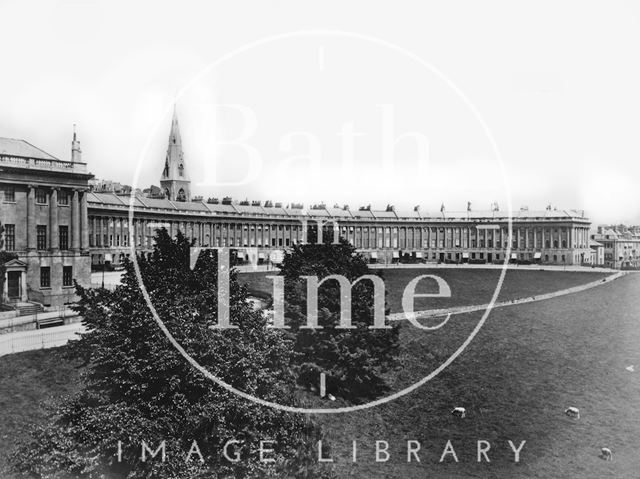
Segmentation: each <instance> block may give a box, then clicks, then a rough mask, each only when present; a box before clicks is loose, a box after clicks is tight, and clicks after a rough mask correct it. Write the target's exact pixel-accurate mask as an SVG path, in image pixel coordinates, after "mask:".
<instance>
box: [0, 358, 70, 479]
mask: <svg viewBox="0 0 640 479" xmlns="http://www.w3.org/2000/svg"><path fill="white" fill-rule="evenodd" d="M63 351H64V348H55V349H45V350H39V351H29V352H26V353H19V354H11V355H8V356H2V357H0V477H3V478H5V477H9V476H8V475H7V474H6V473H5V472H4V471H3V466H4V462H5V461H4V457H3V456H4V455H5V454H6V453H8V452H9V451H10V450H11V448H12V446H13V444H14V443H15V442H16V440H18V439H21V438H24V437H26V435H27V433H28V428H27V425H28V424H30V423H44V422H45V420H46V417H47V415H48V409H47V405H48V404H50V403H51V402H52V400H54V399H55V398H57V397H59V396H63V395H66V394H72V393H73V392H74V391H76V389H77V388H78V379H79V374H80V370H79V367H78V364H76V363H74V362H73V361H69V360H68V359H66V358H65V357H64V355H63Z"/></svg>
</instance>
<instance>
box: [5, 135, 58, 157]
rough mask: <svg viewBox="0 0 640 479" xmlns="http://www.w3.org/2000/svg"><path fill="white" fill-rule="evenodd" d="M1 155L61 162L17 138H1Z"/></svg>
mask: <svg viewBox="0 0 640 479" xmlns="http://www.w3.org/2000/svg"><path fill="white" fill-rule="evenodd" d="M0 155H5V156H18V157H20V158H36V159H39V160H57V161H61V160H59V159H58V158H56V157H55V156H53V155H50V154H49V153H47V152H46V151H43V150H41V149H40V148H37V147H35V146H33V145H32V144H31V143H29V142H27V141H24V140H18V139H16V138H2V137H0Z"/></svg>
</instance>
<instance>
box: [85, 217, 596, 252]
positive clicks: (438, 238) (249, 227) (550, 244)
mask: <svg viewBox="0 0 640 479" xmlns="http://www.w3.org/2000/svg"><path fill="white" fill-rule="evenodd" d="M83 217H84V215H83ZM118 221H119V223H120V224H119V226H118V225H117V223H118ZM127 223H128V218H126V217H117V216H109V217H103V216H96V217H92V218H91V225H90V230H91V234H92V235H93V237H94V238H96V241H92V243H93V244H94V245H95V246H110V244H109V243H112V244H111V245H112V246H128V241H127V240H128V236H129V227H128V224H127ZM160 225H164V226H166V227H167V230H168V231H169V233H170V234H171V236H175V234H176V233H177V232H178V230H180V231H181V232H182V233H183V234H184V235H185V236H187V237H188V238H190V239H192V238H193V239H195V240H196V242H197V244H199V245H208V246H260V247H286V246H290V245H292V244H294V243H296V242H300V241H301V240H302V239H303V226H302V223H299V222H294V223H291V222H281V223H253V222H251V223H249V222H222V223H219V222H216V223H213V222H210V221H173V220H170V221H167V220H164V221H162V220H154V219H145V218H135V219H134V222H133V228H134V235H133V236H134V238H135V242H136V246H143V247H150V246H151V241H150V238H152V237H153V235H154V234H155V229H156V227H157V226H160ZM309 227H315V222H310V223H309ZM332 227H334V225H331V224H327V225H325V227H324V228H323V229H324V230H325V232H324V234H325V235H326V234H328V233H329V231H330V229H331V228H332ZM335 227H338V228H339V231H340V236H342V237H344V238H345V239H347V240H348V241H350V242H351V243H352V244H353V245H354V246H355V247H357V248H370V249H380V248H391V249H394V248H395V249H397V248H402V249H405V248H406V249H450V248H453V249H473V248H476V249H482V248H483V249H504V248H506V247H507V241H508V240H509V238H508V234H507V229H506V228H504V227H502V228H496V229H493V228H487V229H482V228H476V227H475V226H446V227H441V226H429V227H424V226H405V227H398V226H390V225H388V224H385V225H384V226H381V225H380V224H378V225H368V226H361V225H335ZM83 232H84V233H85V234H88V229H87V228H83ZM105 235H106V237H105ZM118 235H119V237H120V244H116V239H117V237H118ZM141 237H142V242H141V241H140V238H141ZM125 238H127V239H125ZM588 239H589V230H588V227H582V226H549V227H546V226H545V227H516V228H514V230H513V237H512V238H511V241H512V243H511V247H512V248H513V249H519V250H522V249H528V250H531V249H568V248H576V247H578V248H585V247H588ZM105 240H106V241H105ZM105 243H106V244H105ZM140 243H142V244H140Z"/></svg>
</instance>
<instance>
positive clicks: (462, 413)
mask: <svg viewBox="0 0 640 479" xmlns="http://www.w3.org/2000/svg"><path fill="white" fill-rule="evenodd" d="M451 414H453V415H454V416H457V417H459V418H465V417H467V410H466V409H465V408H463V407H454V408H453V411H451Z"/></svg>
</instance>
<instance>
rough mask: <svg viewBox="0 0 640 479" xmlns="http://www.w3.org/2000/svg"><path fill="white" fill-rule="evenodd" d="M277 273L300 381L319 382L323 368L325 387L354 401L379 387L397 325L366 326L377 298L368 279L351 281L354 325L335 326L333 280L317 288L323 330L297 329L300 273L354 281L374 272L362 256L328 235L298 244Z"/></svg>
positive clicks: (302, 315)
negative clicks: (280, 277) (319, 240)
mask: <svg viewBox="0 0 640 479" xmlns="http://www.w3.org/2000/svg"><path fill="white" fill-rule="evenodd" d="M280 274H281V275H283V276H284V278H285V318H286V323H287V325H289V326H290V327H291V329H290V330H288V331H289V334H290V337H291V340H292V341H293V342H294V345H295V346H294V349H295V356H294V358H293V363H294V370H295V371H296V373H297V376H298V382H300V383H302V384H305V385H308V386H314V385H315V386H316V387H317V385H318V381H319V376H320V374H321V373H324V374H325V377H326V384H327V390H328V391H329V392H331V393H333V394H335V395H340V396H342V397H345V398H347V399H350V400H352V401H356V402H358V401H361V400H364V399H367V398H371V397H375V396H377V395H379V394H380V393H381V392H383V391H384V390H385V389H386V385H385V382H384V380H383V378H382V373H383V372H384V371H385V370H386V369H388V368H389V367H390V366H392V365H393V364H394V359H395V355H396V352H397V349H398V335H399V325H398V324H397V323H396V324H393V325H391V327H390V329H369V326H371V325H373V318H374V303H375V302H374V287H373V284H372V282H371V281H369V280H361V281H358V282H356V283H355V284H354V285H353V288H352V306H351V324H352V326H354V327H355V328H354V329H336V326H338V325H339V323H340V311H341V309H340V298H341V295H342V294H343V292H342V291H341V290H340V288H339V284H338V282H337V281H336V280H333V279H328V280H327V281H325V282H324V283H323V284H322V285H321V286H320V288H319V290H318V307H319V314H318V319H319V321H318V324H319V326H322V329H305V328H301V326H305V325H306V324H307V283H306V280H305V279H303V278H302V277H303V276H315V277H317V278H318V279H319V280H321V279H323V278H326V277H327V276H329V275H342V276H344V277H345V278H347V279H348V280H349V281H350V282H351V283H353V282H354V281H355V280H356V279H357V278H359V277H361V276H364V275H371V274H374V273H373V272H372V271H371V269H370V268H369V266H368V265H367V262H366V260H365V259H364V258H363V257H362V255H360V254H358V253H357V252H356V250H355V248H354V247H353V246H352V245H351V244H349V243H348V242H346V241H345V240H343V239H341V240H340V241H339V243H337V244H332V243H331V241H330V240H329V239H327V240H326V241H324V242H323V243H321V244H317V243H309V244H304V245H296V246H294V247H293V250H292V252H291V253H290V254H287V255H286V256H285V258H284V261H283V264H282V266H281V269H280ZM378 275H379V276H381V275H380V273H378ZM385 313H388V311H385Z"/></svg>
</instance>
